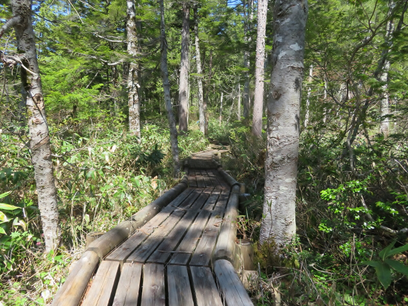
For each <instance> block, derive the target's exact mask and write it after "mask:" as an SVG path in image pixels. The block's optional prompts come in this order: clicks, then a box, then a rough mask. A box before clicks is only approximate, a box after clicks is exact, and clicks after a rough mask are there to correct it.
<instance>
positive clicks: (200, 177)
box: [196, 170, 206, 188]
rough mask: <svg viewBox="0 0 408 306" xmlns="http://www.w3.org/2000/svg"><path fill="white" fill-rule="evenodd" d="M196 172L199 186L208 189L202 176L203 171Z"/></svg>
mask: <svg viewBox="0 0 408 306" xmlns="http://www.w3.org/2000/svg"><path fill="white" fill-rule="evenodd" d="M196 172H197V174H196V178H197V186H198V187H202V188H203V187H206V184H205V180H204V176H203V175H202V173H201V170H197V171H196Z"/></svg>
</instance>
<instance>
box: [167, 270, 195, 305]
mask: <svg viewBox="0 0 408 306" xmlns="http://www.w3.org/2000/svg"><path fill="white" fill-rule="evenodd" d="M167 286H168V290H167V291H168V296H169V297H168V302H169V304H168V305H169V306H194V300H193V294H192V293H191V286H190V280H189V278H188V271H187V267H186V266H174V265H168V266H167Z"/></svg>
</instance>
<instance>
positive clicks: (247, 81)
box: [243, 0, 254, 119]
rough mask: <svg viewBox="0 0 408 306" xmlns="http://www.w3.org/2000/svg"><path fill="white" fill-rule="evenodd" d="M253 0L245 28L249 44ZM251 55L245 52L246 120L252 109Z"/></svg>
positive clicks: (250, 1)
mask: <svg viewBox="0 0 408 306" xmlns="http://www.w3.org/2000/svg"><path fill="white" fill-rule="evenodd" d="M253 3H254V2H253V0H249V1H248V19H247V26H246V27H245V42H247V43H248V44H249V43H250V42H251V40H252V37H251V36H250V35H249V34H248V32H249V31H250V29H251V26H250V24H251V22H252V20H253V18H254V13H253V10H252V8H253ZM250 65H251V63H250V54H249V51H248V50H246V51H245V52H244V67H245V68H246V69H248V70H247V71H246V72H245V83H244V101H243V104H244V118H245V119H247V118H248V117H249V113H250V108H251V99H250V94H249V68H250Z"/></svg>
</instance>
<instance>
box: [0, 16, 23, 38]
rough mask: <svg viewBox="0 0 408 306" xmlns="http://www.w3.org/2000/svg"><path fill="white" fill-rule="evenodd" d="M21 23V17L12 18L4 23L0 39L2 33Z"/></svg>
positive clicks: (0, 30)
mask: <svg viewBox="0 0 408 306" xmlns="http://www.w3.org/2000/svg"><path fill="white" fill-rule="evenodd" d="M20 22H21V16H14V17H12V18H10V19H9V20H7V21H6V23H5V24H3V26H2V27H1V29H0V38H1V37H3V35H4V33H6V32H7V31H8V30H9V29H10V28H11V27H14V26H15V25H17V24H18V23H20Z"/></svg>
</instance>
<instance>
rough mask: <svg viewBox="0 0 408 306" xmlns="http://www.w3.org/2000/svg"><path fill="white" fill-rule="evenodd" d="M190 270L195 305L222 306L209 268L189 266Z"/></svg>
mask: <svg viewBox="0 0 408 306" xmlns="http://www.w3.org/2000/svg"><path fill="white" fill-rule="evenodd" d="M190 271H191V277H192V280H193V291H194V295H195V298H196V301H197V306H223V303H222V301H221V297H220V295H219V292H218V289H217V286H216V284H215V281H214V277H213V275H212V272H211V269H210V268H208V267H190ZM232 305H233V304H231V306H232Z"/></svg>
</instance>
